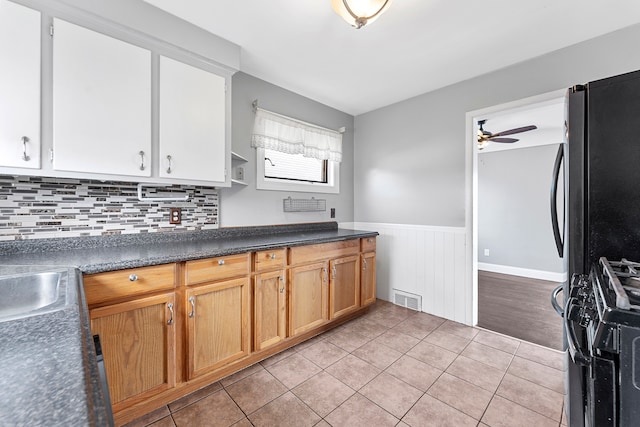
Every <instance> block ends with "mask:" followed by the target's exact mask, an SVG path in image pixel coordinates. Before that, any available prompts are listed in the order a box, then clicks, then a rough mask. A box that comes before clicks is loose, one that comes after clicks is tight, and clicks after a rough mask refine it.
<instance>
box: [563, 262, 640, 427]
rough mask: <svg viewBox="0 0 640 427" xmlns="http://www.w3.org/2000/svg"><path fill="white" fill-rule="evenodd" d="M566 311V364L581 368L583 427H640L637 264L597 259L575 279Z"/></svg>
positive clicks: (639, 271)
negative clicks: (583, 386) (588, 271)
mask: <svg viewBox="0 0 640 427" xmlns="http://www.w3.org/2000/svg"><path fill="white" fill-rule="evenodd" d="M571 285H572V286H571V292H570V295H569V296H568V298H567V301H566V305H565V316H564V319H565V330H566V332H567V341H568V350H569V354H570V356H571V359H572V360H573V361H574V362H575V363H577V364H579V365H581V366H582V367H583V370H582V371H583V384H585V388H584V395H583V398H584V405H585V406H584V407H585V410H586V413H585V425H588V426H591V427H605V426H637V425H639V423H640V263H637V262H632V261H628V260H626V259H622V260H621V261H609V260H607V259H606V258H600V260H599V261H598V263H597V264H595V265H593V266H592V268H591V272H590V274H589V275H588V276H587V275H574V276H573V278H572V284H571Z"/></svg>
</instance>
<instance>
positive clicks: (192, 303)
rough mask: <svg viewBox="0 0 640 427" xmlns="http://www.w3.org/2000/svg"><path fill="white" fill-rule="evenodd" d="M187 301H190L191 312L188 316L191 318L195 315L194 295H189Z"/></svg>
mask: <svg viewBox="0 0 640 427" xmlns="http://www.w3.org/2000/svg"><path fill="white" fill-rule="evenodd" d="M189 302H190V303H191V313H189V317H191V318H193V317H194V316H195V315H196V299H195V297H189Z"/></svg>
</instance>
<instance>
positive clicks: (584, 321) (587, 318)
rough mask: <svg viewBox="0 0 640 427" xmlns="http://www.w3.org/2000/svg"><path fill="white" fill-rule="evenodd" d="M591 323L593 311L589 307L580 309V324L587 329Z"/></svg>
mask: <svg viewBox="0 0 640 427" xmlns="http://www.w3.org/2000/svg"><path fill="white" fill-rule="evenodd" d="M590 322H591V310H590V309H589V308H587V307H582V308H580V314H579V317H578V323H580V326H582V327H583V328H586V327H587V325H589V323H590Z"/></svg>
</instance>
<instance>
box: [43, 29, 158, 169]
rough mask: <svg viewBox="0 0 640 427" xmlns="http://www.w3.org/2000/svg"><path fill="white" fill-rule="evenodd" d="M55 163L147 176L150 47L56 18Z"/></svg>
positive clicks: (149, 128) (149, 159)
mask: <svg viewBox="0 0 640 427" xmlns="http://www.w3.org/2000/svg"><path fill="white" fill-rule="evenodd" d="M53 156H54V157H53V158H54V160H53V167H54V169H56V170H63V171H74V172H90V173H96V174H117V175H134V176H150V173H151V167H150V166H151V52H150V51H149V50H146V49H142V48H140V47H137V46H134V45H131V44H129V43H125V42H123V41H121V40H117V39H115V38H112V37H109V36H106V35H104V34H100V33H97V32H95V31H91V30H88V29H86V28H83V27H80V26H77V25H74V24H71V23H68V22H65V21H62V20H60V19H55V20H54V36H53Z"/></svg>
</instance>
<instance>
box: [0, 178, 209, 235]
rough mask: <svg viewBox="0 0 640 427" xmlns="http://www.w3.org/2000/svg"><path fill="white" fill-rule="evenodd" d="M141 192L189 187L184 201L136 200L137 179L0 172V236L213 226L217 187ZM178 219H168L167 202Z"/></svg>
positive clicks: (153, 193)
mask: <svg viewBox="0 0 640 427" xmlns="http://www.w3.org/2000/svg"><path fill="white" fill-rule="evenodd" d="M144 191H145V196H156V197H157V195H158V194H162V195H165V194H172V195H181V194H184V193H188V194H189V195H190V198H189V200H187V201H184V202H162V201H160V202H152V203H150V202H141V201H139V200H138V196H137V184H136V183H130V182H101V181H89V180H78V179H61V178H37V177H13V176H3V175H0V201H1V203H2V205H1V207H0V241H1V240H20V239H39V238H51V237H78V236H101V235H108V234H134V233H153V232H173V231H193V230H208V229H215V228H218V216H219V203H218V192H217V190H215V189H214V188H210V187H199V186H187V185H183V186H173V187H166V188H165V187H157V188H156V187H145V188H144ZM171 207H180V208H181V209H182V223H181V224H179V225H172V224H169V208H171Z"/></svg>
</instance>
